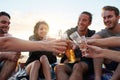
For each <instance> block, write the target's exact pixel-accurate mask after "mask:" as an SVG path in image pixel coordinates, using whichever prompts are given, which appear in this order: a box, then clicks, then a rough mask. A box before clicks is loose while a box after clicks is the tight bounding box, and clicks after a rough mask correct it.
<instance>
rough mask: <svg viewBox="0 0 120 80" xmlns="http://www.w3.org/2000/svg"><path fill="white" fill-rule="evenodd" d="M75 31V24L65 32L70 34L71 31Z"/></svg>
mask: <svg viewBox="0 0 120 80" xmlns="http://www.w3.org/2000/svg"><path fill="white" fill-rule="evenodd" d="M75 31H77V26H76V27H72V28H70V29H68V30H67V31H66V32H67V34H68V35H70V34H72V33H73V32H75Z"/></svg>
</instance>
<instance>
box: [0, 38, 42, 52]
mask: <svg viewBox="0 0 120 80" xmlns="http://www.w3.org/2000/svg"><path fill="white" fill-rule="evenodd" d="M43 49H44V44H43V43H42V42H41V43H40V44H39V43H38V42H35V41H34V42H33V41H26V40H21V39H17V38H13V37H8V38H4V39H3V40H2V44H0V50H1V51H33V50H43Z"/></svg>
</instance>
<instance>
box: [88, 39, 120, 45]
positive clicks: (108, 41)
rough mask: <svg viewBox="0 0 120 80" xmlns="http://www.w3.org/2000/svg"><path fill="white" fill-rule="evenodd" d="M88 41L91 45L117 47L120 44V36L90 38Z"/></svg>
mask: <svg viewBox="0 0 120 80" xmlns="http://www.w3.org/2000/svg"><path fill="white" fill-rule="evenodd" d="M87 43H88V44H90V45H95V46H101V47H117V46H120V37H109V38H102V39H89V40H88V41H87Z"/></svg>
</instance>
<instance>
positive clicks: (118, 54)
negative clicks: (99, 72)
mask: <svg viewBox="0 0 120 80" xmlns="http://www.w3.org/2000/svg"><path fill="white" fill-rule="evenodd" d="M102 55H103V57H104V58H107V59H111V60H114V61H117V62H120V51H113V50H108V49H104V50H102Z"/></svg>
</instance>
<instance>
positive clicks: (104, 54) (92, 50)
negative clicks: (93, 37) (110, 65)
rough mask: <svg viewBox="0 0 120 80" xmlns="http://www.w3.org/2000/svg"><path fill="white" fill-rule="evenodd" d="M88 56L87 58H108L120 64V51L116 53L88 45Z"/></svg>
mask: <svg viewBox="0 0 120 80" xmlns="http://www.w3.org/2000/svg"><path fill="white" fill-rule="evenodd" d="M88 53H89V54H88V55H86V56H85V57H90V58H107V59H111V60H114V61H117V62H120V51H114V50H109V49H102V48H100V47H96V46H91V45H88Z"/></svg>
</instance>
